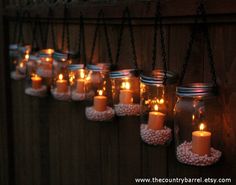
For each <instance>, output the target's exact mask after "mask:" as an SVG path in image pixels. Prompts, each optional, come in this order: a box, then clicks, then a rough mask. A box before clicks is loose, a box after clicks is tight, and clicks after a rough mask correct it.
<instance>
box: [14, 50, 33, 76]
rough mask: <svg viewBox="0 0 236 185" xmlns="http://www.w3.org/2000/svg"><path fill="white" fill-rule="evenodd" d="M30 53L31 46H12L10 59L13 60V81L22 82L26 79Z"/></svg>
mask: <svg viewBox="0 0 236 185" xmlns="http://www.w3.org/2000/svg"><path fill="white" fill-rule="evenodd" d="M30 51H31V46H30V45H25V46H18V45H12V46H11V52H10V58H11V60H12V72H11V78H12V79H15V80H20V79H23V78H25V76H26V63H27V62H28V60H29V54H30Z"/></svg>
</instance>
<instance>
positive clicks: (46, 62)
mask: <svg viewBox="0 0 236 185" xmlns="http://www.w3.org/2000/svg"><path fill="white" fill-rule="evenodd" d="M53 53H54V50H53V49H44V50H41V51H39V53H38V57H39V58H40V62H39V63H38V67H37V74H38V75H39V76H41V77H43V78H45V79H46V78H47V79H48V85H50V84H51V78H52V64H53V58H52V55H53Z"/></svg>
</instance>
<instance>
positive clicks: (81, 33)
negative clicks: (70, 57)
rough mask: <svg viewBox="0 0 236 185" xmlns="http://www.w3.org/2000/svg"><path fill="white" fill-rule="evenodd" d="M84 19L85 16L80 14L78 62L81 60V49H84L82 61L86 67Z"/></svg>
mask: <svg viewBox="0 0 236 185" xmlns="http://www.w3.org/2000/svg"><path fill="white" fill-rule="evenodd" d="M84 36H85V34H84V17H83V14H82V13H81V12H80V24H79V39H78V40H79V43H78V51H77V55H78V61H80V60H81V48H82V49H83V50H82V51H83V54H82V61H83V63H84V65H86V55H85V38H84Z"/></svg>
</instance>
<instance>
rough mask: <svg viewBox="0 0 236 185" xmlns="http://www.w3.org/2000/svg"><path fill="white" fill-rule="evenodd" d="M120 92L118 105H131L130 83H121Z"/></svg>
mask: <svg viewBox="0 0 236 185" xmlns="http://www.w3.org/2000/svg"><path fill="white" fill-rule="evenodd" d="M121 88H122V89H121V90H120V95H119V99H120V103H122V104H132V103H133V96H132V94H133V92H132V90H130V83H129V82H122V84H121Z"/></svg>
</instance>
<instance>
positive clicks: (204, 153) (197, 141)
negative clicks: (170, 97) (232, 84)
mask: <svg viewBox="0 0 236 185" xmlns="http://www.w3.org/2000/svg"><path fill="white" fill-rule="evenodd" d="M214 92H215V91H214V86H213V85H212V84H206V83H192V84H186V85H182V86H179V87H177V97H178V100H177V102H176V105H175V109H174V114H175V115H174V117H175V118H174V121H175V141H176V156H177V159H178V161H179V162H181V163H185V164H189V165H195V166H208V165H212V164H214V163H216V162H217V161H218V160H219V159H220V157H221V151H220V150H219V148H220V145H221V141H222V139H221V138H220V135H221V128H220V124H221V123H219V119H217V118H219V117H220V115H221V112H220V110H219V107H220V103H219V101H218V99H217V96H215V94H214Z"/></svg>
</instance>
